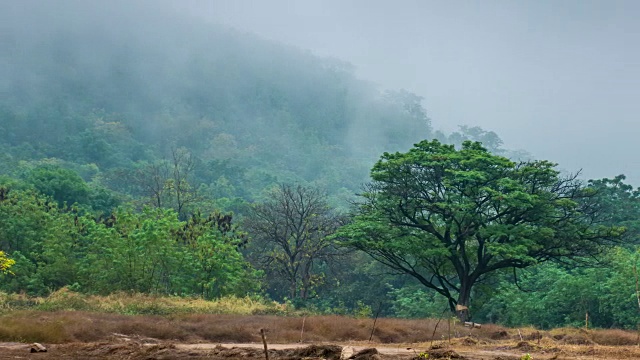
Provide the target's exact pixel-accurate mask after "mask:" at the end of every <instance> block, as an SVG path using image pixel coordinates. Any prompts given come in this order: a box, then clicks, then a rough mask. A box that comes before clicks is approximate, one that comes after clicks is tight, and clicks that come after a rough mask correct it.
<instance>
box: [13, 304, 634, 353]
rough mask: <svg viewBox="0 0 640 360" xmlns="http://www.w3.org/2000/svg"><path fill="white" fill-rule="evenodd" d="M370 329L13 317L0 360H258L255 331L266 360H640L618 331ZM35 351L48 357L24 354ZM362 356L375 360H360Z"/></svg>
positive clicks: (392, 325)
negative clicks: (40, 348) (41, 348)
mask: <svg viewBox="0 0 640 360" xmlns="http://www.w3.org/2000/svg"><path fill="white" fill-rule="evenodd" d="M303 322H304V331H303V329H302V325H303ZM436 324H437V325H438V326H437V328H436ZM372 327H373V319H356V318H351V317H344V316H309V317H300V316H275V315H223V314H177V315H162V316H157V315H156V316H151V315H120V314H113V313H97V312H87V311H36V310H11V311H5V312H3V313H2V315H0V359H20V358H22V359H40V358H41V359H182V358H184V359H240V358H243V359H252V358H253V359H263V358H264V353H263V350H262V349H261V346H262V344H261V337H260V333H259V329H266V330H267V341H268V344H269V347H270V352H269V354H270V357H269V358H270V359H340V358H341V357H342V358H349V357H351V358H354V359H396V358H397V359H425V358H427V357H426V356H425V354H429V356H428V358H429V359H437V358H442V359H470V360H478V359H492V360H499V359H502V360H506V359H509V360H519V359H526V355H527V354H529V355H530V359H535V360H538V359H585V360H586V359H640V348H639V347H638V346H637V344H638V335H637V333H635V332H628V331H623V330H588V331H587V330H583V329H570V328H565V329H554V330H551V331H539V330H536V329H533V328H520V329H508V328H504V327H500V326H497V325H483V326H482V327H481V328H479V329H469V328H465V327H463V326H460V325H455V326H452V327H450V326H449V322H448V321H447V320H446V319H445V320H441V321H440V322H438V320H433V319H425V320H401V319H378V321H377V323H376V327H375V330H374V331H373V336H372V341H371V342H369V337H370V336H371V332H372V330H373V329H372ZM434 329H435V331H434ZM450 337H451V339H450ZM33 342H38V343H42V344H43V345H45V346H46V347H47V348H48V351H47V352H46V353H30V352H29V348H30V343H33ZM220 345H223V346H222V347H221V346H220ZM365 348H376V349H377V353H374V352H373V351H370V352H368V353H365V354H361V355H360V356H358V355H357V352H358V351H360V350H362V349H365ZM420 354H422V355H420Z"/></svg>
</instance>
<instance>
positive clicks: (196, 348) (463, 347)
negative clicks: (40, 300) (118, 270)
mask: <svg viewBox="0 0 640 360" xmlns="http://www.w3.org/2000/svg"><path fill="white" fill-rule="evenodd" d="M456 340H457V341H455V342H452V343H449V342H441V343H434V344H395V345H394V344H373V343H351V344H340V345H336V344H299V343H297V344H296V343H294V344H270V345H269V359H271V360H285V359H286V360H294V359H309V360H311V359H328V360H339V359H354V360H368V359H425V356H424V355H422V356H420V354H424V353H428V354H429V356H428V359H468V360H480V359H482V360H520V359H523V356H525V355H526V354H529V355H530V356H531V357H530V358H531V359H533V360H551V359H553V360H565V359H566V360H568V359H582V360H587V359H589V360H596V359H625V360H626V359H640V348H638V347H636V346H600V345H559V346H553V347H549V346H539V345H536V344H535V342H532V343H530V342H526V341H523V342H519V343H513V342H509V341H504V342H492V343H490V344H483V343H481V342H476V341H474V340H473V339H471V338H469V339H456ZM42 345H44V346H45V347H46V348H47V352H31V348H32V345H31V344H23V343H0V359H1V360H5V359H131V360H138V359H140V360H142V359H144V360H151V359H157V360H162V359H214V360H221V359H225V360H230V359H264V357H265V355H264V350H263V347H262V346H263V345H262V344H257V343H246V344H213V343H199V344H188V343H176V342H166V341H157V340H154V339H149V338H144V339H143V338H132V337H126V336H120V335H117V334H115V335H114V336H113V337H112V339H111V340H109V341H103V342H92V343H68V344H52V345H47V344H42Z"/></svg>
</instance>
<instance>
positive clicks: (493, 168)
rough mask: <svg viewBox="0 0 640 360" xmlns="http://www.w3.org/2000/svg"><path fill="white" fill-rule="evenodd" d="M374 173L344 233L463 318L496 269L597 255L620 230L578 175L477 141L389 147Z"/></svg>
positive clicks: (343, 230) (424, 142) (545, 162)
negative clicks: (605, 221) (604, 218)
mask: <svg viewBox="0 0 640 360" xmlns="http://www.w3.org/2000/svg"><path fill="white" fill-rule="evenodd" d="M371 177H372V180H373V181H372V182H371V183H370V184H368V185H367V187H366V191H365V192H364V193H363V194H362V202H361V203H360V204H359V206H358V208H357V213H356V216H355V218H354V221H353V222H352V223H351V224H349V225H348V226H345V227H343V228H342V230H341V231H340V233H339V235H340V237H341V238H343V239H344V241H345V243H346V244H348V245H350V246H352V247H355V248H357V249H360V250H363V251H365V252H366V253H368V254H369V255H371V256H372V257H373V258H375V259H376V260H378V261H380V262H382V263H383V264H385V265H387V266H389V267H391V268H392V269H395V270H396V271H399V272H401V273H406V274H409V275H411V276H413V277H415V278H416V279H417V280H418V281H420V282H421V283H422V284H423V285H424V286H426V287H427V288H429V289H432V290H434V291H436V292H437V293H439V294H441V295H442V296H444V297H446V298H447V299H448V302H449V306H450V308H451V310H452V311H456V310H457V312H458V316H459V317H460V318H461V319H466V318H468V316H469V313H468V306H469V304H470V299H471V295H472V288H473V286H474V285H475V284H477V283H478V282H481V281H483V280H484V279H486V278H487V277H488V276H489V275H490V274H492V273H493V272H495V271H497V270H500V269H508V268H514V269H515V268H525V267H528V266H531V265H534V264H537V263H540V262H544V261H549V260H561V261H562V260H571V259H580V258H585V257H591V256H594V255H597V254H599V253H600V252H601V250H602V248H603V245H605V244H607V243H609V242H611V241H613V240H615V239H617V238H618V235H619V234H620V233H621V232H622V229H618V228H612V227H607V226H605V225H602V224H600V223H599V219H598V216H597V214H598V213H599V211H598V210H599V209H598V204H597V201H596V197H595V193H596V192H595V191H594V190H593V189H591V188H588V187H585V186H584V184H583V183H582V182H581V181H579V180H578V179H577V178H576V176H567V177H565V176H561V174H560V173H559V171H558V170H556V165H555V164H553V163H551V162H548V161H530V162H521V163H515V162H512V161H511V160H509V159H507V158H505V157H501V156H497V155H493V154H491V153H490V152H489V151H488V150H487V149H485V148H484V147H482V145H481V144H480V143H478V142H469V141H467V142H464V143H463V145H462V147H461V148H460V149H459V150H457V149H456V148H455V147H454V146H452V145H445V144H441V143H440V142H438V141H436V140H434V141H422V142H420V143H418V144H416V145H415V146H414V147H413V148H412V149H411V150H410V151H409V152H407V153H394V154H389V153H385V154H384V155H383V156H382V158H381V159H380V160H379V161H378V162H377V163H376V164H375V166H374V167H373V169H372V171H371Z"/></svg>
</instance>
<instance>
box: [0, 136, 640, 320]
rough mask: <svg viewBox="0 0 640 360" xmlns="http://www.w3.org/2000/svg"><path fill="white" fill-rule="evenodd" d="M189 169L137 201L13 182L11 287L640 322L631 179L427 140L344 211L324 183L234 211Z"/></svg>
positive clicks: (3, 205)
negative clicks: (585, 175) (206, 191)
mask: <svg viewBox="0 0 640 360" xmlns="http://www.w3.org/2000/svg"><path fill="white" fill-rule="evenodd" d="M192 164H193V159H191V158H190V154H188V153H187V152H186V151H185V150H175V151H174V152H173V153H172V158H171V159H170V160H167V161H166V162H163V163H160V164H157V166H155V167H153V166H152V167H148V168H143V169H138V170H135V171H132V172H131V173H129V174H127V175H126V176H127V178H126V179H124V180H128V181H131V182H132V184H138V185H139V186H140V189H141V191H143V190H144V191H143V192H141V194H145V195H144V196H140V197H138V198H135V199H132V200H130V201H122V200H121V199H120V200H116V199H114V198H113V197H117V196H116V195H114V194H110V193H109V190H106V189H101V188H95V187H91V186H90V185H88V184H87V183H85V182H84V180H83V179H82V178H81V176H80V175H79V174H78V173H76V172H74V171H72V170H69V169H66V168H63V167H60V166H56V165H51V164H41V165H39V166H35V167H33V168H32V169H30V170H29V171H28V172H26V173H25V174H24V175H23V176H22V177H21V178H11V177H7V176H5V177H3V178H2V180H1V181H0V184H2V185H0V194H1V196H0V249H2V251H3V257H2V259H3V262H2V264H3V272H4V274H3V275H0V276H1V277H0V279H1V281H0V289H2V290H3V291H8V292H27V293H29V294H32V295H46V294H47V293H49V292H51V291H54V290H57V289H59V288H61V287H64V286H66V287H69V288H70V289H73V290H75V291H80V292H86V293H93V294H109V293H112V292H117V291H129V292H144V293H155V294H164V295H178V296H200V297H203V298H207V299H212V298H217V297H221V296H226V295H238V296H242V295H248V294H251V295H253V296H262V297H265V298H272V299H276V300H278V301H291V302H292V303H293V305H295V306H299V307H308V308H310V309H315V310H316V311H321V312H337V313H349V312H355V311H363V310H364V312H365V313H371V312H372V309H374V308H376V309H380V311H384V312H383V314H385V315H387V316H402V317H420V316H435V315H437V314H438V313H441V312H442V311H443V310H449V311H451V312H453V313H456V314H457V316H459V317H460V318H461V319H463V320H466V319H468V318H470V317H473V319H474V320H486V321H492V322H498V323H505V324H509V325H520V324H533V325H537V326H541V327H549V326H559V325H566V324H571V323H572V321H581V319H582V318H583V317H584V316H583V315H584V313H587V312H588V313H590V316H591V319H592V321H593V322H594V323H595V325H596V326H598V325H599V326H633V325H634V324H635V322H634V321H635V320H637V319H638V314H637V313H635V312H634V311H632V310H629V309H628V307H629V306H631V305H633V304H634V301H635V298H634V296H635V287H634V286H635V285H634V283H633V281H631V280H633V278H634V276H635V275H633V271H634V266H633V264H635V262H637V260H638V259H637V255H636V245H637V240H638V232H637V231H638V227H637V226H636V225H637V218H638V211H640V206H639V205H640V203H639V201H640V200H639V194H640V193H639V191H638V190H634V189H633V187H631V186H630V185H628V184H625V183H624V180H625V179H624V176H618V177H616V178H613V179H603V180H592V181H589V182H584V181H581V180H579V179H578V178H577V177H576V176H575V175H567V174H562V173H561V172H560V171H558V170H557V169H556V165H555V164H553V163H551V162H549V161H539V160H529V161H520V162H515V161H512V160H510V159H508V158H506V157H503V156H500V155H496V154H492V153H491V152H490V151H489V150H487V149H486V148H484V147H483V146H482V144H481V143H479V142H471V141H466V142H464V143H463V144H462V145H461V146H460V147H458V148H456V147H455V146H453V145H446V144H443V143H440V142H439V141H437V140H433V141H422V142H420V143H418V144H416V145H415V146H414V147H413V148H412V149H410V150H409V151H408V152H404V153H402V152H396V153H384V154H383V155H382V156H381V158H380V160H379V161H378V162H377V163H376V164H375V165H374V167H373V168H372V171H371V181H370V182H369V183H368V184H367V185H366V186H365V187H364V188H363V191H362V192H361V193H360V194H359V196H358V199H357V200H356V201H355V203H354V205H353V206H352V207H351V208H350V210H349V211H340V210H338V209H336V208H335V207H332V206H331V205H330V203H329V201H328V196H327V194H326V193H324V192H323V191H321V190H319V189H318V188H315V187H310V186H305V185H300V184H280V185H278V186H275V187H273V188H271V189H270V190H269V191H268V192H267V193H266V194H265V196H264V199H263V200H262V201H256V202H253V203H247V205H246V208H245V210H244V211H243V212H242V213H239V214H235V215H234V214H232V213H226V212H221V211H219V210H215V209H214V208H215V206H214V205H212V204H209V207H208V209H211V210H207V211H203V210H204V209H207V207H201V206H200V204H202V203H203V202H206V199H203V198H202V197H201V196H200V195H199V194H198V191H196V190H194V189H196V188H197V186H196V185H195V184H193V183H191V182H190V178H189V176H190V175H189V174H190V173H191V172H193V171H195V169H194V168H193V165H192ZM105 193H106V195H105ZM105 208H110V209H111V210H110V211H107V212H105V211H103V210H104V209H105ZM365 254H366V256H365ZM7 270H11V272H10V273H9V272H7ZM488 289H491V290H488ZM569 289H571V291H568V290H569ZM527 292H528V293H527ZM540 307H542V308H545V309H556V310H553V311H543V312H541V311H536V309H539V308H540ZM572 319H573V320H572ZM578 319H580V320H578Z"/></svg>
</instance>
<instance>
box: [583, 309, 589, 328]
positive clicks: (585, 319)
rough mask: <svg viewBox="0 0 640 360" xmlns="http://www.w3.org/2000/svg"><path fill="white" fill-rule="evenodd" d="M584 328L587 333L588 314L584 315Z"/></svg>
mask: <svg viewBox="0 0 640 360" xmlns="http://www.w3.org/2000/svg"><path fill="white" fill-rule="evenodd" d="M584 328H585V330H587V331H589V312H588V311H587V312H585V313H584Z"/></svg>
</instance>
